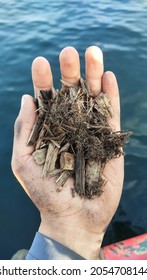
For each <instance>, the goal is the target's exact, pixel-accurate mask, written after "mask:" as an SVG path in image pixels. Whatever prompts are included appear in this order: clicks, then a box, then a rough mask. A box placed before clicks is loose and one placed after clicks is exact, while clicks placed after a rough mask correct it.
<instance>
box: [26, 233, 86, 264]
mask: <svg viewBox="0 0 147 280" xmlns="http://www.w3.org/2000/svg"><path fill="white" fill-rule="evenodd" d="M26 260H84V258H82V257H81V256H80V255H78V254H76V253H75V252H74V251H72V250H70V249H69V248H67V247H65V246H64V245H62V244H60V243H59V242H57V241H55V240H53V239H51V238H48V237H46V236H45V235H43V234H41V233H40V232H36V235H35V238H34V240H33V243H32V245H31V248H30V250H29V252H28V254H27V256H26Z"/></svg>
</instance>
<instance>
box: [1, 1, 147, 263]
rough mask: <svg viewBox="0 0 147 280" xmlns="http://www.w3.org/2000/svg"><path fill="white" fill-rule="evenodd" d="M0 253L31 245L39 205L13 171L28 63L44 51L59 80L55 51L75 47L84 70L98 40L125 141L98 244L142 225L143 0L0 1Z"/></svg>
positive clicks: (146, 159) (146, 24) (146, 65)
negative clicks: (112, 210)
mask: <svg viewBox="0 0 147 280" xmlns="http://www.w3.org/2000/svg"><path fill="white" fill-rule="evenodd" d="M0 4H1V5H0V6H1V8H0V46H1V47H0V66H1V67H0V89H1V90H0V131H1V133H0V182H1V184H0V259H10V257H11V256H12V255H13V254H14V253H15V252H16V250H18V249H21V248H29V246H30V244H31V241H32V239H33V236H34V234H35V231H36V230H37V229H38V226H39V213H38V211H37V210H36V208H35V206H34V205H33V204H32V202H31V201H30V200H29V198H28V197H27V195H26V194H25V193H24V191H23V190H22V188H21V186H20V185H19V183H18V182H17V181H16V179H15V178H14V176H13V174H12V171H11V165H10V163H11V152H12V143H13V125H14V121H15V119H16V116H17V114H18V111H19V106H20V100H21V96H22V94H24V93H30V94H33V87H32V81H31V63H32V60H33V59H34V58H35V57H36V56H38V55H43V56H45V57H46V58H47V59H49V61H50V63H51V66H52V70H53V74H54V84H55V87H57V88H59V87H60V83H59V79H60V71H59V62H58V54H59V52H60V51H61V49H62V48H63V47H65V46H67V45H72V46H73V47H75V48H76V49H77V50H78V51H79V53H80V58H81V65H82V67H81V72H82V74H83V75H84V51H85V49H86V48H87V47H88V46H90V45H98V46H100V47H101V48H102V50H103V52H104V60H105V70H112V71H114V72H115V74H116V76H117V79H118V82H119V87H120V94H121V117H122V128H123V129H129V130H132V131H133V136H132V138H131V140H130V142H129V144H128V146H127V147H126V157H125V181H124V189H123V194H122V198H121V202H120V205H119V208H118V211H117V213H116V215H115V217H114V218H113V220H112V222H111V224H110V226H109V228H108V230H107V232H106V235H105V239H104V242H103V245H106V244H109V243H111V242H115V241H118V240H122V239H125V238H128V237H132V236H135V235H138V234H142V233H145V232H147V172H146V170H147V16H146V15H147V1H145V0H144V1H143V0H138V1H137V0H124V1H123V0H113V1H111V0H99V1H98V0H91V1H89V0H81V1H78V0H73V1H70V0H69V1H65V0H58V1H53V0H50V1H47V0H44V1H39V0H34V1H33V0H29V1H28V0H23V1H17V0H16V1H14V0H7V1H6V0H1V1H0Z"/></svg>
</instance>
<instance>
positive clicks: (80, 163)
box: [75, 150, 85, 196]
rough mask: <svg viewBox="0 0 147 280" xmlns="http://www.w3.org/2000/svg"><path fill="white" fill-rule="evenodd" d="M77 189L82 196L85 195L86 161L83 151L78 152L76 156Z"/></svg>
mask: <svg viewBox="0 0 147 280" xmlns="http://www.w3.org/2000/svg"><path fill="white" fill-rule="evenodd" d="M75 189H76V191H77V193H79V194H80V195H82V196H83V195H84V194H85V159H84V153H83V151H82V150H79V151H77V155H76V166H75Z"/></svg>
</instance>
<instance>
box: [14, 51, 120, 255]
mask: <svg viewBox="0 0 147 280" xmlns="http://www.w3.org/2000/svg"><path fill="white" fill-rule="evenodd" d="M60 69H61V76H62V80H65V81H68V82H71V83H75V84H76V83H78V81H79V79H80V62H79V55H78V53H77V51H76V50H75V49H74V48H72V47H67V48H65V49H63V50H62V51H61V53H60ZM85 71H86V79H87V80H88V81H89V83H90V88H91V91H92V92H93V96H96V95H97V94H99V93H100V92H101V91H103V92H106V93H108V94H109V99H110V102H111V106H112V111H113V116H112V118H111V119H110V121H109V123H110V125H111V126H112V127H113V129H114V130H116V131H119V130H120V104H119V91H118V86H117V81H116V78H115V75H114V74H113V73H112V72H105V73H104V66H103V55H102V52H101V50H100V49H99V48H98V47H95V46H92V47H90V48H88V49H87V50H86V52H85ZM32 78H33V84H34V90H35V95H37V92H38V91H39V90H41V89H43V90H49V89H50V88H51V87H52V86H53V78H52V73H51V68H50V65H49V63H48V61H47V60H46V59H45V58H42V57H38V58H36V59H35V60H34V62H33V64H32ZM63 98H64V97H63ZM35 110H36V106H35V103H34V101H33V98H32V97H31V96H29V95H24V96H23V97H22V106H21V109H20V112H19V115H18V117H17V120H16V122H15V130H14V132H15V133H14V145H13V155H12V169H13V172H14V174H15V176H16V177H17V179H18V181H19V182H20V184H21V185H22V187H23V188H24V189H25V191H26V193H27V194H28V195H29V197H30V198H31V200H32V201H33V202H34V204H35V205H36V207H37V208H38V209H39V211H40V214H41V224H40V227H39V232H41V233H42V234H44V235H46V236H48V237H50V238H52V239H54V240H56V241H58V242H60V243H62V244H63V245H65V246H67V247H68V248H70V249H71V250H73V251H75V252H76V253H77V254H79V255H81V256H82V257H83V258H85V259H98V258H99V253H100V248H101V243H102V240H103V236H104V233H105V231H106V228H107V226H108V224H109V223H110V220H111V219H112V217H113V215H114V213H115V211H116V209H117V206H118V203H119V200H120V196H121V192H122V185H123V177H124V161H123V156H121V157H119V158H116V159H112V160H111V161H109V162H108V163H107V164H106V166H105V168H104V171H103V177H104V178H105V179H106V184H105V185H104V186H103V193H102V195H101V196H99V197H94V198H93V199H91V200H89V199H84V198H80V197H79V195H78V194H75V196H74V197H73V196H72V192H71V189H73V187H74V180H73V179H71V178H70V179H68V180H67V182H66V183H65V186H64V187H63V189H62V191H60V192H57V185H56V183H55V180H54V178H53V177H52V178H50V177H49V176H48V177H46V178H42V176H41V174H42V167H41V166H38V165H37V164H36V163H35V162H34V160H33V158H32V153H33V151H34V148H33V147H32V146H27V141H28V138H29V135H30V133H31V131H32V128H33V125H34V122H35V118H36V113H35Z"/></svg>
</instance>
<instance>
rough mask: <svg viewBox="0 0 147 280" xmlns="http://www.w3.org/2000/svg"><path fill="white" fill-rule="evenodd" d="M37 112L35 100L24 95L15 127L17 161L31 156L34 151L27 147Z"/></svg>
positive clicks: (14, 149) (14, 152) (14, 147)
mask: <svg viewBox="0 0 147 280" xmlns="http://www.w3.org/2000/svg"><path fill="white" fill-rule="evenodd" d="M35 110H36V106H35V103H34V101H33V98H32V97H31V96H30V95H24V96H23V97H22V103H21V108H20V112H19V115H18V117H17V119H16V122H15V127H14V144H13V156H15V158H17V159H18V158H20V157H23V156H25V155H29V154H31V153H32V152H33V150H34V148H33V147H32V146H27V142H28V139H29V136H30V134H31V131H32V128H33V125H34V122H35V119H36V113H35Z"/></svg>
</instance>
